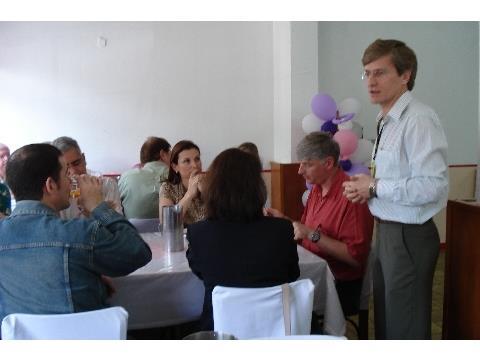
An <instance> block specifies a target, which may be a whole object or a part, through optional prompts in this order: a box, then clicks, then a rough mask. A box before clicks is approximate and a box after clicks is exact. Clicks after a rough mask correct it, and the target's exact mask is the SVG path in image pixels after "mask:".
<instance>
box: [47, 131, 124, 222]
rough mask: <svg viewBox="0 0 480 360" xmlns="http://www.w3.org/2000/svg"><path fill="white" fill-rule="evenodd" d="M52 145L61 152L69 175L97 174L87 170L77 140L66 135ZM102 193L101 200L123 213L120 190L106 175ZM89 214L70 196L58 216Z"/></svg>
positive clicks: (75, 216)
mask: <svg viewBox="0 0 480 360" xmlns="http://www.w3.org/2000/svg"><path fill="white" fill-rule="evenodd" d="M52 145H53V146H55V147H56V148H57V149H58V150H60V151H61V152H62V155H63V158H64V159H65V163H66V165H67V168H68V175H69V176H70V177H73V176H79V175H83V174H88V175H95V176H96V175H97V174H95V173H93V172H92V171H91V170H87V161H86V159H85V154H84V153H83V152H82V150H81V149H80V146H79V145H78V143H77V141H76V140H74V139H72V138H70V137H68V136H62V137H59V138H56V139H55V140H53V141H52ZM101 182H102V194H103V197H104V198H103V200H104V201H105V202H107V203H108V204H109V205H110V206H111V207H112V209H113V210H115V211H116V212H118V213H119V214H122V215H123V211H122V203H121V201H120V192H119V191H118V185H117V182H116V181H115V180H113V179H111V178H108V177H102V178H101ZM88 215H89V214H88V213H86V212H85V211H84V209H81V208H80V207H79V206H78V201H77V199H76V198H70V207H69V208H67V209H65V210H62V211H61V212H60V216H61V218H62V219H74V218H78V217H81V216H88Z"/></svg>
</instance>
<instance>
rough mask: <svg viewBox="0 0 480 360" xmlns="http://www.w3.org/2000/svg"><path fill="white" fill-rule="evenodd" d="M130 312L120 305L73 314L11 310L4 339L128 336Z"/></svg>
mask: <svg viewBox="0 0 480 360" xmlns="http://www.w3.org/2000/svg"><path fill="white" fill-rule="evenodd" d="M127 321H128V313H127V312H126V311H125V309H124V308H122V307H120V306H115V307H111V308H108V309H102V310H95V311H86V312H80V313H73V314H55V315H34V314H10V315H7V316H6V317H5V318H4V319H3V321H2V339H3V340H125V339H126V338H127Z"/></svg>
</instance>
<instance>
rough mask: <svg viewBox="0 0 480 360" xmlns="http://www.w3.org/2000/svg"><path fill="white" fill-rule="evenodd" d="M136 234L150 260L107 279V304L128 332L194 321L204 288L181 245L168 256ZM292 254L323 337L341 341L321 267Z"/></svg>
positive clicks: (151, 238)
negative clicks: (122, 315)
mask: <svg viewBox="0 0 480 360" xmlns="http://www.w3.org/2000/svg"><path fill="white" fill-rule="evenodd" d="M141 235H142V238H143V239H144V240H145V242H146V243H147V244H148V245H149V246H150V248H151V250H152V260H151V261H150V262H149V263H148V264H147V265H145V266H144V267H142V268H140V269H138V270H136V271H135V272H133V273H131V274H129V275H127V276H122V277H116V278H113V279H112V282H113V286H114V288H115V292H114V294H113V295H112V297H111V299H110V304H111V305H113V306H122V307H124V308H125V309H126V310H127V312H128V314H129V318H128V329H129V330H137V329H148V328H157V327H166V326H172V325H178V324H183V323H187V322H190V321H195V320H198V319H199V318H200V315H201V313H202V308H203V297H204V291H205V288H204V286H203V282H202V281H201V280H200V279H199V278H198V277H197V276H196V275H194V274H193V273H192V271H191V270H190V267H189V265H188V260H187V257H186V246H185V249H184V250H181V251H176V252H172V251H169V250H168V248H167V246H166V241H165V239H164V238H162V236H161V233H143V234H141ZM184 241H185V245H186V240H184ZM297 251H298V258H299V267H300V277H299V279H310V280H312V282H313V284H314V286H315V290H314V302H313V311H314V312H315V313H316V314H318V315H321V316H323V331H324V333H326V334H330V335H336V336H343V335H344V334H345V317H344V315H343V312H342V307H341V305H340V301H339V299H338V294H337V291H336V289H335V280H334V277H333V274H332V272H331V270H330V268H329V267H328V264H327V262H326V261H325V260H324V259H322V258H320V257H318V256H317V255H315V254H313V253H311V252H309V251H308V250H306V249H304V248H303V247H301V246H299V245H297Z"/></svg>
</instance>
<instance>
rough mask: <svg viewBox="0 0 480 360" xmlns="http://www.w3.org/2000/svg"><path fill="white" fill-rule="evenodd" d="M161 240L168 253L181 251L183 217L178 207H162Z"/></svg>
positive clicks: (182, 247) (182, 244)
mask: <svg viewBox="0 0 480 360" xmlns="http://www.w3.org/2000/svg"><path fill="white" fill-rule="evenodd" d="M162 238H163V241H165V244H166V248H167V251H168V252H172V251H183V249H184V248H185V246H184V243H183V216H182V207H181V206H180V205H171V206H162Z"/></svg>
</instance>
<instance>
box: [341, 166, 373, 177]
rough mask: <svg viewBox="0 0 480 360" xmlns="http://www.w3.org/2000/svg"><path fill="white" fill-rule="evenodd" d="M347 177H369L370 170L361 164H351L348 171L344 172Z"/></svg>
mask: <svg viewBox="0 0 480 360" xmlns="http://www.w3.org/2000/svg"><path fill="white" fill-rule="evenodd" d="M346 173H347V174H348V175H349V176H352V175H357V174H365V175H370V169H369V168H368V167H366V166H365V165H362V164H352V167H351V168H350V170H348V171H346Z"/></svg>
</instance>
